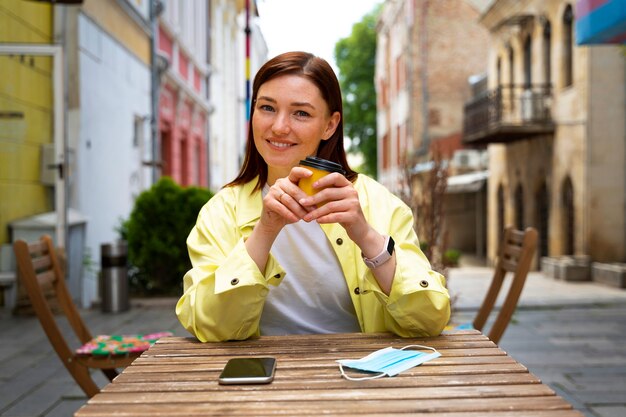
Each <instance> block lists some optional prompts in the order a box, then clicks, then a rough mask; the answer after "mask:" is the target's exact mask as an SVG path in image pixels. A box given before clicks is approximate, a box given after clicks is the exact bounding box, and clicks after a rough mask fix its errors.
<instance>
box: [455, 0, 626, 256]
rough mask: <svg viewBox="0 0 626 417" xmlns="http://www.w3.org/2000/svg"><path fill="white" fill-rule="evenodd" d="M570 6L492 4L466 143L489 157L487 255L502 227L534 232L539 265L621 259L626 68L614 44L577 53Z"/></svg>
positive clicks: (503, 0)
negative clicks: (566, 258) (567, 258)
mask: <svg viewBox="0 0 626 417" xmlns="http://www.w3.org/2000/svg"><path fill="white" fill-rule="evenodd" d="M575 18H576V17H575V4H574V2H572V1H565V0H558V1H557V0H555V1H550V2H544V1H540V0H526V1H513V0H497V1H495V2H494V3H493V5H492V6H491V7H490V8H489V9H488V10H487V11H486V12H485V13H484V14H483V15H482V17H481V19H480V21H481V24H483V25H484V26H485V27H486V28H487V29H488V30H489V31H490V34H491V39H492V42H491V45H492V46H491V49H490V56H489V77H488V84H489V91H488V92H486V93H485V94H483V95H480V96H477V97H475V98H474V99H473V100H472V101H471V103H468V106H467V107H466V112H465V121H466V124H465V131H464V138H463V141H464V143H465V144H467V145H468V146H487V147H488V151H489V170H490V176H489V189H488V219H489V220H488V256H489V258H490V259H491V260H493V259H494V258H495V256H496V250H497V245H498V242H499V238H500V236H501V232H502V229H503V227H504V226H505V225H509V224H510V225H514V226H516V227H518V228H524V227H526V226H534V227H536V228H537V229H538V230H539V234H540V243H539V248H538V258H539V257H542V256H560V255H577V256H583V257H585V256H586V257H589V258H590V259H591V260H593V261H599V262H616V261H621V262H623V261H624V260H626V215H625V207H626V195H625V193H626V147H625V146H626V145H625V144H626V140H625V138H626V125H625V124H624V120H625V119H626V114H625V113H626V94H625V92H626V89H625V83H626V66H625V62H626V60H625V58H624V56H623V54H622V51H621V49H620V48H619V47H618V46H615V45H603V46H596V45H593V46H577V45H576V43H575V38H576V34H575Z"/></svg>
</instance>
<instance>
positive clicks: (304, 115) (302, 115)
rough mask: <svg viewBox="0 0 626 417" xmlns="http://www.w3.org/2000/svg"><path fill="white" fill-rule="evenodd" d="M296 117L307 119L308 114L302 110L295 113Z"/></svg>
mask: <svg viewBox="0 0 626 417" xmlns="http://www.w3.org/2000/svg"><path fill="white" fill-rule="evenodd" d="M296 116H298V117H309V116H310V114H309V113H307V112H305V111H304V110H298V111H296Z"/></svg>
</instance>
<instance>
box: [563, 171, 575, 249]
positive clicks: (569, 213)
mask: <svg viewBox="0 0 626 417" xmlns="http://www.w3.org/2000/svg"><path fill="white" fill-rule="evenodd" d="M561 193H562V194H561V198H562V203H563V213H562V214H561V217H562V219H563V222H562V224H563V241H564V242H565V245H564V248H563V249H564V250H565V255H573V254H574V237H575V236H574V230H575V229H574V226H575V225H574V185H573V184H572V180H571V179H570V177H566V178H565V180H564V181H563V189H562V190H561Z"/></svg>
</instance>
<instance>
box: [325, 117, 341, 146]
mask: <svg viewBox="0 0 626 417" xmlns="http://www.w3.org/2000/svg"><path fill="white" fill-rule="evenodd" d="M340 121H341V113H339V112H338V111H336V112H334V113H333V114H332V115H331V116H330V119H328V124H327V125H326V129H325V130H324V135H323V136H322V140H328V139H330V138H331V137H332V136H333V135H334V134H335V130H337V126H339V122H340Z"/></svg>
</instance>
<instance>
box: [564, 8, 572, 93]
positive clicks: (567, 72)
mask: <svg viewBox="0 0 626 417" xmlns="http://www.w3.org/2000/svg"><path fill="white" fill-rule="evenodd" d="M573 31H574V13H573V12H572V6H570V5H568V6H567V7H566V8H565V12H563V61H562V64H563V72H562V73H563V87H569V86H570V85H572V82H573V79H574V76H573V74H572V73H573V54H574V50H573V49H574V48H573V45H572V42H573V40H574V36H573Z"/></svg>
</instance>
